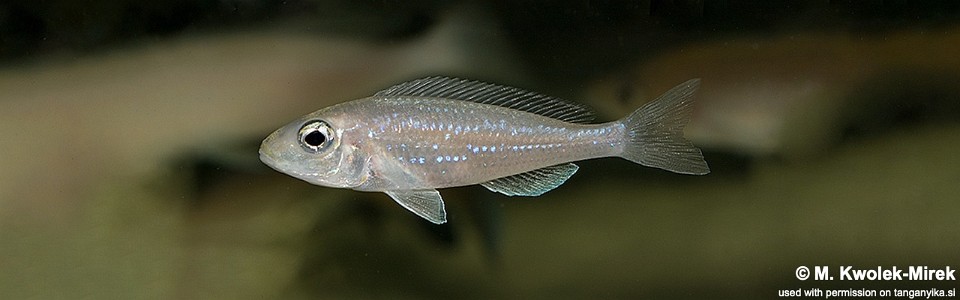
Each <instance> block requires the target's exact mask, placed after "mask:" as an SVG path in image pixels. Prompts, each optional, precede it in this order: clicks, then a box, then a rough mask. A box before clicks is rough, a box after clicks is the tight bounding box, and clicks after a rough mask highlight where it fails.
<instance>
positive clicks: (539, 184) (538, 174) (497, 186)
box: [480, 163, 579, 196]
mask: <svg viewBox="0 0 960 300" xmlns="http://www.w3.org/2000/svg"><path fill="white" fill-rule="evenodd" d="M578 168H579V167H577V165H575V164H573V163H566V164H559V165H555V166H550V167H546V168H540V169H536V170H533V171H529V172H525V173H520V174H517V175H512V176H507V177H503V178H497V179H494V180H491V181H487V182H484V183H481V184H480V185H482V186H483V187H485V188H487V189H488V190H491V191H494V192H498V193H501V194H504V195H507V196H540V195H542V194H543V193H546V192H547V191H550V190H552V189H555V188H557V187H558V186H560V185H561V184H563V183H564V182H565V181H567V179H569V178H570V176H573V173H576V172H577V169H578Z"/></svg>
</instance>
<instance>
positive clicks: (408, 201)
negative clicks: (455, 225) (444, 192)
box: [386, 190, 447, 224]
mask: <svg viewBox="0 0 960 300" xmlns="http://www.w3.org/2000/svg"><path fill="white" fill-rule="evenodd" d="M386 193H387V195H390V198H393V200H394V201H397V203H399V204H400V206H403V207H404V208H406V209H407V210H409V211H411V212H413V213H414V214H417V215H418V216H420V217H422V218H424V219H427V221H430V222H432V223H434V224H443V223H446V222H447V212H446V211H445V210H444V209H443V198H440V192H437V190H407V191H386Z"/></svg>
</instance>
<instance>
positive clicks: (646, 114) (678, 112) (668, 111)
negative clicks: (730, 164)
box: [620, 79, 710, 175]
mask: <svg viewBox="0 0 960 300" xmlns="http://www.w3.org/2000/svg"><path fill="white" fill-rule="evenodd" d="M699 87H700V79H690V80H688V81H687V82H684V83H682V84H680V85H678V86H676V87H674V88H672V89H670V90H669V91H667V92H666V93H664V94H663V95H662V96H660V97H658V98H657V99H656V100H653V101H652V102H650V103H647V104H646V105H644V106H643V107H641V108H639V109H637V110H636V111H634V112H633V113H632V114H630V115H629V116H627V117H626V118H624V119H623V120H622V122H623V123H624V125H626V128H627V132H626V134H627V136H626V138H627V144H626V145H625V146H624V149H623V153H621V154H620V156H622V157H623V158H626V159H628V160H630V161H632V162H635V163H638V164H641V165H644V166H648V167H655V168H661V169H664V170H667V171H671V172H676V173H681V174H692V175H703V174H707V173H710V167H708V166H707V162H706V161H704V160H703V154H702V153H700V149H699V148H697V147H696V146H694V145H693V144H692V143H690V141H688V140H686V139H684V138H683V127H684V126H686V125H687V121H689V119H690V109H691V104H692V103H693V98H692V96H693V93H694V92H695V91H696V90H697V88H699Z"/></svg>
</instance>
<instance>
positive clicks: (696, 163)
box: [260, 77, 709, 224]
mask: <svg viewBox="0 0 960 300" xmlns="http://www.w3.org/2000/svg"><path fill="white" fill-rule="evenodd" d="M698 86H699V80H697V79H694V80H690V81H687V82H686V83H684V84H681V85H679V86H677V87H676V88H674V89H672V90H671V91H669V92H667V93H666V94H664V95H663V96H661V97H660V98H658V99H657V100H655V101H653V102H651V103H648V104H647V105H645V106H643V107H642V108H640V109H638V110H637V111H635V112H634V113H633V114H631V115H629V116H627V117H625V118H624V119H621V120H618V121H613V122H608V123H601V124H586V122H588V121H590V120H591V119H592V115H591V113H590V111H589V110H587V109H586V108H584V107H582V106H580V105H577V104H574V103H570V102H565V101H563V100H559V99H556V98H551V97H547V96H543V95H539V94H535V93H531V92H526V91H523V90H519V89H516V88H511V87H505V86H500V85H493V84H487V83H482V82H477V81H470V80H463V79H456V78H445V77H430V78H423V79H418V80H414V81H410V82H406V83H402V84H399V85H396V86H394V87H391V88H388V89H386V90H384V91H381V92H379V93H377V94H375V95H374V96H371V97H367V98H363V99H359V100H354V101H350V102H346V103H341V104H338V105H334V106H330V107H327V108H324V109H321V110H318V111H316V112H313V113H311V114H308V115H306V116H304V117H302V118H300V119H298V120H296V121H294V122H292V123H290V124H289V125H286V126H284V127H282V128H280V129H278V130H277V131H275V132H274V133H272V134H271V135H270V136H268V137H267V138H266V139H265V140H264V141H263V143H262V145H261V147H260V158H261V160H262V161H263V162H264V163H266V164H267V165H269V166H270V167H272V168H274V169H276V170H278V171H280V172H283V173H286V174H289V175H291V176H294V177H296V178H299V179H302V180H304V181H307V182H310V183H313V184H316V185H322V186H328V187H337V188H351V189H354V190H359V191H376V192H385V193H387V194H388V195H390V197H391V198H393V199H394V200H395V201H397V202H398V203H399V204H401V205H402V206H404V207H405V208H407V209H409V210H410V211H412V212H414V213H415V214H417V215H419V216H421V217H423V218H425V219H427V220H429V221H431V222H433V223H437V224H441V223H444V222H446V213H445V211H444V205H443V200H442V198H441V197H440V194H439V192H438V191H437V190H436V189H438V188H446V187H456V186H466V185H475V184H480V185H483V186H484V187H486V188H488V189H490V190H492V191H496V192H500V193H503V194H506V195H511V196H513V195H519V196H537V195H540V194H543V193H544V192H547V191H549V190H551V189H554V188H556V187H557V186H559V185H561V184H562V183H563V182H564V181H566V180H567V178H569V177H570V176H572V175H573V174H574V173H575V172H576V171H577V166H576V165H575V164H573V163H571V162H573V161H578V160H585V159H592V158H599V157H623V158H626V159H628V160H631V161H633V162H636V163H640V164H643V165H647V166H652V167H658V168H663V169H666V170H670V171H673V172H677V173H684V174H706V173H708V172H709V168H708V167H707V164H706V162H705V161H704V160H703V156H702V154H701V153H700V150H699V149H698V148H696V147H695V146H693V145H692V144H690V143H689V142H688V141H686V140H685V139H683V126H684V125H685V124H686V121H687V119H688V115H689V108H690V103H691V102H692V98H691V96H692V94H693V92H694V91H695V90H696V89H697V87H698Z"/></svg>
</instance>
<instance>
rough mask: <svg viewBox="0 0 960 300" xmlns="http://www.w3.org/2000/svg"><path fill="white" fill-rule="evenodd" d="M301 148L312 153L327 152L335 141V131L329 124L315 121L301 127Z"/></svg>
mask: <svg viewBox="0 0 960 300" xmlns="http://www.w3.org/2000/svg"><path fill="white" fill-rule="evenodd" d="M299 138H300V146H302V147H303V148H304V149H306V150H307V151H310V152H312V153H319V152H321V151H323V150H325V149H326V148H327V147H328V146H329V145H330V144H331V142H332V141H333V130H332V129H331V128H330V125H329V124H327V122H324V121H320V120H314V121H310V122H307V123H305V124H303V127H300V134H299Z"/></svg>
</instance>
